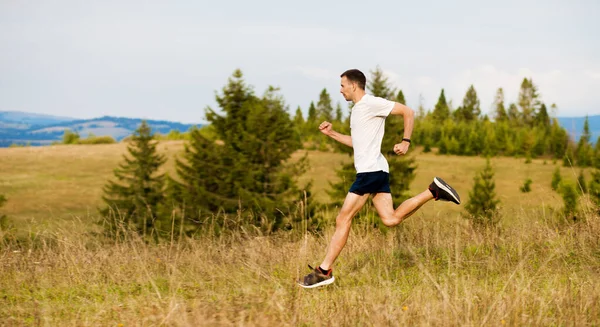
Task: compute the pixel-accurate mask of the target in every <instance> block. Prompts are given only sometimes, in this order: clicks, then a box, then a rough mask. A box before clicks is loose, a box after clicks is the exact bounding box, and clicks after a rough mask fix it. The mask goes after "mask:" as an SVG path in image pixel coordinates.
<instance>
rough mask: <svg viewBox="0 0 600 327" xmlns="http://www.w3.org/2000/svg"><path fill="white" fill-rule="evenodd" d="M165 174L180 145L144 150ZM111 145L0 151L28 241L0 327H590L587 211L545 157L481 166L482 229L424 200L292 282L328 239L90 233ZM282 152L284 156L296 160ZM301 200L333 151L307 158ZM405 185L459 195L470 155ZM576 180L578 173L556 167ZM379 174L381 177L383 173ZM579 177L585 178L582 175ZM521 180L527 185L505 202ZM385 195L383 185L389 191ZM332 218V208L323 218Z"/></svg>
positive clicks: (1, 292) (0, 299)
mask: <svg viewBox="0 0 600 327" xmlns="http://www.w3.org/2000/svg"><path fill="white" fill-rule="evenodd" d="M158 149H159V151H160V152H161V153H164V154H165V155H166V156H167V157H168V162H167V164H166V165H165V167H164V169H165V170H166V171H167V172H169V173H172V172H173V170H174V158H175V157H176V156H177V155H179V154H180V153H181V151H182V150H183V143H182V142H180V141H163V142H161V143H160V145H159V147H158ZM125 152H126V144H122V143H119V144H107V145H73V146H50V147H39V148H38V147H27V148H8V149H0V194H4V195H5V196H6V198H7V200H8V202H7V203H6V204H5V206H4V207H2V208H0V212H1V213H2V214H6V215H7V216H8V217H9V220H10V222H11V224H13V225H14V227H15V229H14V230H13V231H10V232H6V231H1V232H0V236H3V235H6V233H17V234H22V235H23V234H24V235H28V239H30V240H32V241H31V242H30V243H20V244H17V243H14V242H2V243H0V244H1V245H0V325H6V326H13V325H17V326H19V325H25V326H56V325H76V326H98V325H101V326H156V325H166V326H199V325H207V326H220V325H248V326H271V325H285V326H288V325H289V326H356V325H358V326H363V325H376V326H380V325H383V326H385V325H390V326H397V325H409V326H413V325H440V326H502V325H509V326H520V325H541V326H548V325H578V326H588V325H589V326H597V325H600V241H599V236H600V218H599V217H598V216H597V215H596V214H595V213H594V212H595V211H594V208H593V207H592V206H591V205H590V204H589V202H588V201H586V200H585V198H582V200H581V201H580V206H579V210H580V214H579V215H578V217H580V219H578V221H577V222H571V221H565V220H564V219H561V217H560V210H561V208H562V199H561V198H560V196H559V195H558V194H556V193H555V192H554V191H552V190H551V188H550V180H551V176H552V172H553V171H554V169H555V167H556V166H557V165H558V164H560V163H556V164H555V163H553V162H552V161H550V160H549V161H544V160H536V159H534V160H533V162H532V163H529V164H526V163H525V159H515V158H492V166H493V167H494V171H495V174H496V175H495V181H496V192H497V194H498V196H499V198H500V200H501V201H502V202H501V217H502V218H501V223H500V226H499V228H498V229H497V230H487V231H478V230H474V229H473V228H472V226H471V225H470V224H469V223H468V221H466V220H465V219H464V218H463V217H462V216H461V212H462V209H463V206H456V205H453V204H449V203H438V202H431V203H428V204H426V205H425V206H424V207H423V208H422V209H421V210H420V211H419V212H418V213H417V214H415V215H414V216H413V217H411V218H410V219H408V220H407V221H406V222H404V223H402V224H401V225H400V226H398V227H396V228H392V229H386V228H382V229H373V228H371V227H369V226H366V225H360V224H357V225H355V226H354V227H353V229H352V232H351V236H350V239H349V242H348V244H347V246H346V248H345V249H344V251H343V252H342V254H341V256H340V258H339V259H338V261H337V263H336V265H335V267H334V275H335V276H336V279H337V280H336V282H335V283H334V284H333V285H331V286H328V287H325V288H322V289H316V290H304V289H301V288H299V287H297V286H296V285H295V284H294V280H295V279H297V278H299V277H300V276H302V275H304V274H305V273H307V272H308V269H307V267H306V264H307V263H309V264H313V265H317V264H319V263H320V261H321V260H322V258H323V256H324V254H325V249H326V246H327V243H328V241H329V239H330V237H331V235H332V233H333V224H331V225H330V226H329V227H328V228H326V230H325V231H324V232H323V234H322V235H312V234H308V233H305V232H303V231H294V232H285V233H283V232H282V233H276V234H274V235H262V234H261V233H260V232H259V231H256V230H239V231H235V232H232V233H229V234H227V235H219V236H216V235H204V236H202V237H200V238H197V239H187V238H181V239H177V238H174V239H171V240H168V241H166V242H164V243H162V244H146V243H144V242H142V241H141V240H140V239H137V238H136V237H131V238H129V239H127V240H126V241H125V242H119V243H114V242H107V241H106V240H103V239H99V238H97V237H94V236H92V235H91V234H90V230H92V229H93V228H94V224H93V221H94V220H95V219H97V218H98V214H97V210H96V208H97V207H98V206H99V205H101V204H102V202H101V195H102V186H103V185H104V184H105V182H106V180H107V179H109V178H111V177H112V171H113V169H114V168H115V167H117V165H118V163H119V162H120V161H121V158H122V155H123V154H124V153H125ZM300 155H301V153H298V154H297V156H300ZM308 155H309V159H310V162H311V169H310V170H309V171H308V172H307V173H306V175H304V176H301V177H300V180H301V181H302V182H306V181H308V180H311V179H312V180H313V181H314V188H315V191H316V194H317V195H318V196H319V197H320V198H321V199H322V201H323V202H327V201H329V200H330V199H329V197H328V196H327V194H326V192H325V190H326V189H327V188H328V183H329V181H333V180H335V173H334V169H335V168H336V167H337V166H338V165H339V163H341V162H347V161H349V160H350V158H349V157H348V156H346V155H341V154H334V153H323V152H317V151H310V152H309V154H308ZM412 155H414V156H415V159H416V162H417V165H418V168H417V171H416V172H417V176H416V178H415V180H414V182H413V183H412V187H411V192H412V193H417V192H420V191H422V190H424V189H425V188H426V187H427V186H428V184H429V183H430V182H431V179H432V178H433V177H434V176H440V177H443V178H444V179H445V180H446V181H448V182H450V183H451V184H452V185H453V186H454V187H455V188H456V189H457V190H458V192H459V193H460V194H461V197H462V199H463V203H464V202H466V201H467V199H468V193H469V190H470V189H471V187H472V184H473V177H474V175H475V173H476V172H478V171H480V170H481V169H482V168H483V166H484V164H485V159H484V158H475V157H454V156H437V155H435V154H430V153H429V154H425V153H419V150H415V151H414V152H413V154H412ZM561 170H562V175H563V178H565V179H571V180H573V181H574V180H576V177H577V174H578V173H579V170H577V169H572V168H568V167H563V168H561ZM392 174H393V172H392ZM586 176H589V172H586ZM526 178H531V179H532V180H533V184H532V192H530V193H521V192H520V191H519V187H520V186H521V185H522V184H523V182H524V180H525V179H526ZM392 191H393V190H392ZM325 215H326V217H329V218H330V220H331V221H332V222H333V221H334V220H335V210H333V209H332V210H331V211H329V212H326V213H325Z"/></svg>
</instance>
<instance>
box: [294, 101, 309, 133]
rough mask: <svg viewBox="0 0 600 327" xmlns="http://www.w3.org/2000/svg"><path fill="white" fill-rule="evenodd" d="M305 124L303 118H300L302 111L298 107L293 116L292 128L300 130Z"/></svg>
mask: <svg viewBox="0 0 600 327" xmlns="http://www.w3.org/2000/svg"><path fill="white" fill-rule="evenodd" d="M305 123H306V122H305V121H304V116H302V109H301V108H300V106H298V108H296V115H295V116H294V126H296V128H298V129H299V130H300V129H301V127H303V126H304V124H305Z"/></svg>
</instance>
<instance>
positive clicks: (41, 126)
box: [0, 111, 202, 147]
mask: <svg viewBox="0 0 600 327" xmlns="http://www.w3.org/2000/svg"><path fill="white" fill-rule="evenodd" d="M141 122H142V119H139V118H121V117H111V116H104V117H100V118H93V119H75V118H69V117H58V116H50V115H42V114H30V113H25V112H15V111H0V147H7V146H10V145H11V144H27V143H30V144H31V145H49V144H51V143H52V142H54V141H60V140H61V139H62V136H63V134H64V132H65V130H67V129H69V130H71V131H73V132H77V133H79V135H81V137H87V136H88V135H90V134H93V135H96V136H111V137H113V138H114V139H115V140H117V141H120V140H122V139H123V138H125V137H127V136H129V135H131V134H133V132H134V131H135V129H137V127H138V126H139V125H140V123H141ZM146 122H147V123H148V125H150V127H151V128H152V131H153V132H154V133H161V134H168V133H169V132H170V131H171V130H178V131H180V132H186V131H188V130H189V129H190V128H191V127H193V126H197V127H201V126H202V125H201V124H197V125H192V124H182V123H177V122H171V121H164V120H146Z"/></svg>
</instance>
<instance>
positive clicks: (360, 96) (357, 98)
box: [352, 91, 366, 103]
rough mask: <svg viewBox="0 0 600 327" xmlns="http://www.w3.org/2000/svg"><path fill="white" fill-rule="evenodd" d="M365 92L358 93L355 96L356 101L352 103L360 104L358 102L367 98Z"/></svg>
mask: <svg viewBox="0 0 600 327" xmlns="http://www.w3.org/2000/svg"><path fill="white" fill-rule="evenodd" d="M365 94H366V93H365V91H358V92H356V94H355V95H354V99H353V100H352V102H354V103H358V101H360V100H361V99H362V98H363V97H364V96H365Z"/></svg>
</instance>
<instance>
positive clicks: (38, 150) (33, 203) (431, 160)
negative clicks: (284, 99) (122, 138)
mask: <svg viewBox="0 0 600 327" xmlns="http://www.w3.org/2000/svg"><path fill="white" fill-rule="evenodd" d="M158 150H159V152H161V153H163V154H165V155H166V156H167V158H168V161H167V163H166V165H165V166H164V168H163V169H164V170H165V171H166V172H168V173H170V174H173V173H174V163H175V159H174V158H175V156H177V155H180V154H181V152H182V150H183V142H182V141H162V142H160V145H159V147H158ZM126 151H127V147H126V144H124V143H119V144H107V145H67V146H48V147H27V148H0V194H5V195H6V197H7V199H8V202H7V203H6V204H5V206H4V207H3V208H2V211H3V212H4V213H5V214H7V215H8V216H10V217H11V218H12V219H13V220H15V221H16V222H22V221H32V220H33V221H36V222H38V223H41V224H49V225H53V224H54V223H55V222H57V221H58V222H61V221H64V220H70V219H73V218H74V217H76V216H77V217H80V218H81V217H87V216H89V215H96V213H97V211H96V209H97V207H98V206H100V205H102V201H101V195H102V187H103V186H104V184H105V183H106V181H107V180H108V179H110V178H112V177H113V169H114V168H116V167H117V165H118V164H119V163H120V162H121V161H122V156H123V155H124V154H125V153H126ZM308 153H309V160H310V162H311V167H310V170H309V171H308V172H307V173H306V174H305V175H304V176H301V177H300V182H301V184H302V185H303V184H304V183H306V182H307V181H308V180H311V179H312V180H313V182H314V190H315V193H316V195H317V196H319V198H320V199H321V200H322V201H323V202H328V201H329V200H330V199H329V196H328V195H327V193H326V192H325V190H326V189H327V188H329V182H330V181H333V180H335V179H336V175H335V169H336V168H337V167H338V166H339V165H340V163H342V162H349V161H350V160H351V158H350V157H349V156H347V155H343V154H337V153H323V152H317V151H309V152H308ZM299 155H301V153H300V152H299V153H297V154H296V155H295V157H298V156H299ZM413 155H414V156H415V158H416V160H417V165H418V169H417V176H416V178H415V181H414V182H413V183H412V185H411V191H412V192H413V193H417V192H420V191H422V190H423V189H425V188H426V187H427V186H428V185H429V183H430V182H431V179H432V178H433V177H434V176H441V177H443V178H444V179H446V180H447V181H448V182H450V183H452V185H453V186H454V187H455V188H456V189H457V190H458V191H459V193H460V194H461V196H462V198H463V199H464V200H466V199H467V198H468V192H469V190H470V189H471V187H472V183H473V177H474V175H475V173H476V172H477V171H479V170H481V169H482V167H483V166H484V164H485V159H483V158H477V157H453V156H438V155H435V154H431V153H430V154H423V153H419V151H416V152H415V153H414V154H413ZM524 161H525V160H524V159H515V158H493V159H492V164H493V166H494V169H495V171H496V187H497V193H498V195H499V197H500V199H501V200H502V205H503V206H504V207H505V209H506V211H507V212H510V213H511V214H512V213H513V212H518V211H521V210H525V211H527V210H537V209H539V208H540V207H542V206H551V207H557V206H560V202H561V200H560V197H559V196H558V195H557V194H556V193H555V192H553V191H552V190H551V189H550V179H551V176H552V172H553V170H554V167H555V165H553V164H552V162H547V163H546V164H544V161H543V160H533V162H532V163H531V164H524ZM561 169H562V172H563V176H564V177H566V178H570V179H572V180H576V175H577V173H578V172H577V171H574V170H572V169H570V168H561ZM391 173H392V174H393V173H394V172H393V171H392V172H391ZM525 178H531V179H532V180H533V184H532V188H533V192H531V193H527V194H523V193H521V192H520V191H519V186H520V185H522V184H523V181H524V180H525ZM392 191H393V190H392ZM439 210H442V211H441V212H452V213H456V212H459V211H460V210H461V208H460V207H448V206H441V207H440V206H437V205H431V206H426V207H425V208H424V210H423V211H422V213H423V214H427V215H435V214H439V213H440V211H439Z"/></svg>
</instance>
